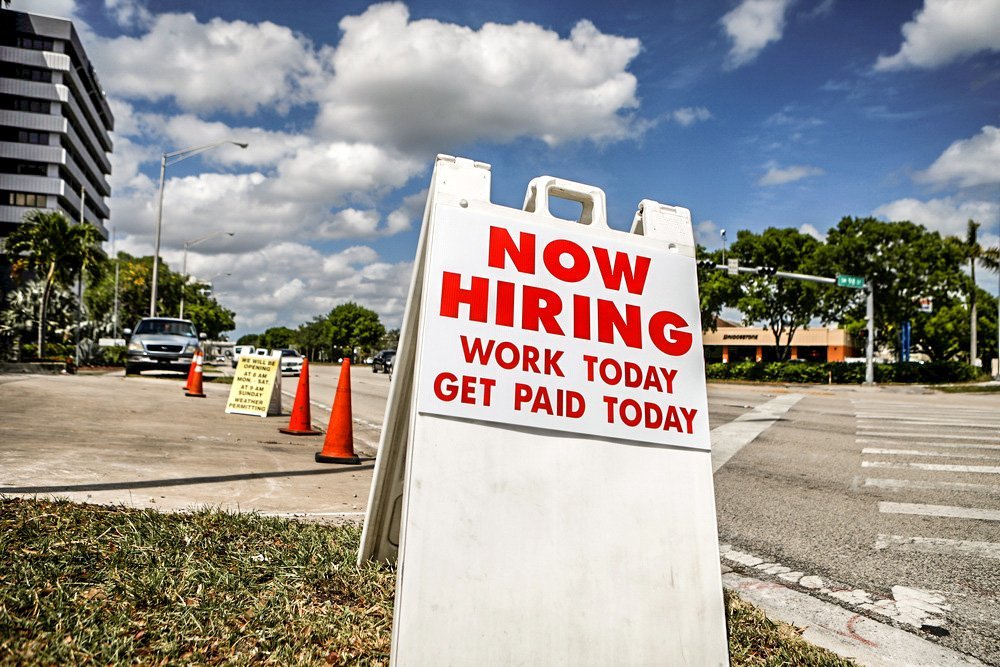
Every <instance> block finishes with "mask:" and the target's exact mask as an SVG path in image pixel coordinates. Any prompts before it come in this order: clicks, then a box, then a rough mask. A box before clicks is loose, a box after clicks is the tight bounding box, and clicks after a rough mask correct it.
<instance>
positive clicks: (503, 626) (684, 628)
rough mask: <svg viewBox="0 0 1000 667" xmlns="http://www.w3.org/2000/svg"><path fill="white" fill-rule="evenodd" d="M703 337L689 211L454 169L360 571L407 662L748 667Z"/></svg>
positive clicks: (432, 239) (417, 271)
mask: <svg viewBox="0 0 1000 667" xmlns="http://www.w3.org/2000/svg"><path fill="white" fill-rule="evenodd" d="M552 197H556V198H560V199H568V200H571V201H575V202H578V203H579V204H580V205H581V206H582V214H581V216H580V219H579V220H578V221H567V220H562V219H558V218H555V217H553V216H551V215H550V214H549V200H550V198H552ZM700 334H701V322H700V317H699V302H698V290H697V273H696V267H695V259H694V238H693V234H692V229H691V216H690V213H689V212H688V211H687V210H686V209H684V208H679V207H674V206H667V205H663V204H658V203H656V202H654V201H650V200H643V201H642V202H641V203H640V204H639V210H638V212H637V213H636V215H635V220H634V222H633V225H632V230H631V233H625V232H622V231H617V230H613V229H611V228H609V227H608V224H607V220H606V213H605V201H604V193H603V192H602V191H601V190H600V189H598V188H594V187H591V186H586V185H582V184H579V183H573V182H570V181H565V180H562V179H558V178H552V177H539V178H536V179H533V180H532V181H531V183H530V184H529V186H528V193H527V196H526V198H525V204H524V210H517V209H511V208H507V207H503V206H498V205H495V204H492V203H491V202H490V167H489V165H486V164H482V163H479V162H473V161H471V160H465V159H461V158H453V157H449V156H443V155H442V156H438V158H437V161H436V163H435V167H434V174H433V177H432V181H431V186H430V190H429V193H428V198H427V207H426V210H425V213H424V221H423V229H422V230H421V235H420V241H419V245H418V248H417V257H416V263H415V266H414V271H413V280H412V282H411V285H410V293H409V301H408V302H407V306H406V314H405V316H404V321H403V327H402V331H401V336H400V345H399V349H398V353H397V356H396V368H395V370H394V377H393V381H392V386H391V389H390V392H389V404H388V407H387V410H386V416H385V422H384V426H383V432H382V440H381V443H380V446H379V454H378V459H377V462H376V467H375V478H374V481H373V484H372V492H371V497H370V499H369V504H368V516H367V520H366V522H365V527H364V535H363V537H362V544H361V551H360V554H359V558H360V559H361V560H365V559H369V558H375V559H380V560H385V559H389V560H391V559H393V558H397V553H398V574H397V583H396V603H395V616H394V621H393V633H392V661H393V663H394V664H396V665H508V664H510V665H513V664H517V665H529V664H530V665H684V664H688V665H698V666H699V667H702V666H704V665H724V664H727V663H728V655H727V642H726V630H725V619H724V612H723V604H722V583H721V575H720V570H719V552H718V542H717V534H716V519H715V501H714V495H713V488H712V464H711V458H710V453H709V446H710V445H709V425H708V414H707V399H706V393H705V373H704V362H703V356H702V346H701V335H700Z"/></svg>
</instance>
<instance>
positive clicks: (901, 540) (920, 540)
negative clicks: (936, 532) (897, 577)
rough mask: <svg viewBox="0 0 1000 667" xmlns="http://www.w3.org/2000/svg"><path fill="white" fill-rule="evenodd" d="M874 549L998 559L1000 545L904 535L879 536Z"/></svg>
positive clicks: (999, 557) (999, 556)
mask: <svg viewBox="0 0 1000 667" xmlns="http://www.w3.org/2000/svg"><path fill="white" fill-rule="evenodd" d="M875 548H876V549H890V548H896V549H900V550H902V551H921V552H924V553H937V554H948V555H952V554H961V555H966V556H968V555H972V556H979V557H982V558H994V559H1000V544H997V543H996V542H976V541H972V540H949V539H945V538H943V537H920V536H914V537H907V536H905V535H879V536H878V539H876V541H875Z"/></svg>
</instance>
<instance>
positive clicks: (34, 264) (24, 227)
mask: <svg viewBox="0 0 1000 667" xmlns="http://www.w3.org/2000/svg"><path fill="white" fill-rule="evenodd" d="M102 240H103V238H102V237H101V233H100V232H99V231H98V230H97V228H96V227H94V226H93V225H89V224H81V225H74V224H72V223H71V222H70V221H69V219H68V218H67V217H66V216H65V215H63V213H62V212H61V211H40V210H37V209H35V210H32V211H28V212H27V213H26V214H25V215H24V220H23V221H22V223H21V224H20V225H18V226H17V227H16V228H15V229H14V231H12V232H11V233H10V235H9V236H8V237H7V243H6V250H7V254H8V255H9V256H10V257H11V258H14V257H16V256H18V255H21V257H19V258H18V259H16V260H13V261H12V264H14V265H15V267H16V268H17V269H29V270H32V271H34V272H35V273H36V274H37V275H38V277H39V278H41V280H42V284H43V288H42V298H41V299H40V300H39V304H38V356H39V357H43V356H44V354H45V349H44V346H45V329H46V327H45V322H46V311H47V309H48V305H49V298H50V296H51V295H52V289H53V287H55V286H57V285H58V286H61V287H68V286H69V285H70V283H72V282H73V280H74V279H76V278H77V277H78V276H81V274H83V273H84V272H87V273H89V274H90V275H91V276H92V277H94V278H96V277H97V276H98V275H99V274H100V269H101V263H102V261H103V259H104V254H103V253H102V252H101V248H100V243H101V241H102Z"/></svg>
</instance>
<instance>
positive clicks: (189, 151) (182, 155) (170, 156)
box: [163, 139, 250, 166]
mask: <svg viewBox="0 0 1000 667" xmlns="http://www.w3.org/2000/svg"><path fill="white" fill-rule="evenodd" d="M223 144H232V145H234V146H239V147H240V148H246V147H247V146H249V145H250V144H248V143H246V142H243V141H233V140H232V139H225V140H223V141H216V142H215V143H214V144H205V145H204V146H193V147H191V148H182V149H181V150H179V151H174V152H172V153H164V154H163V162H164V164H166V165H167V166H170V165H172V164H177V163H178V162H180V161H181V160H186V159H188V158H189V157H193V156H195V155H197V154H198V153H202V152H204V151H207V150H208V149H210V148H215V147H216V146H222V145H223Z"/></svg>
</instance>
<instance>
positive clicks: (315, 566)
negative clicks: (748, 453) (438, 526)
mask: <svg viewBox="0 0 1000 667" xmlns="http://www.w3.org/2000/svg"><path fill="white" fill-rule="evenodd" d="M360 533H361V531H360V529H359V528H358V527H356V526H343V527H331V526H322V525H317V524H308V523H300V522H295V521H287V520H284V519H273V518H267V517H261V516H258V515H253V514H227V513H222V512H215V511H201V512H197V513H194V514H161V513H158V512H155V511H152V510H137V509H127V508H122V507H103V506H97V505H80V504H74V503H70V502H46V501H36V500H22V499H17V498H2V497H0V664H2V665H53V664H59V665H70V664H73V665H80V664H103V665H108V664H123V663H142V664H157V665H160V664H164V665H170V664H218V663H225V664H250V663H260V662H271V663H274V664H282V665H284V664H316V665H320V664H340V665H385V664H388V661H389V648H390V632H391V628H392V602H393V593H394V585H395V572H394V570H393V569H391V568H389V567H387V566H384V565H377V564H368V565H366V566H364V567H362V568H358V567H356V566H355V562H354V561H355V557H356V554H357V548H358V542H359V539H360ZM726 607H727V614H728V624H729V629H730V643H729V647H730V648H729V650H730V653H731V656H732V664H733V665H822V666H827V665H829V666H834V665H852V664H854V663H852V662H850V661H847V660H843V659H841V658H838V657H837V656H835V655H833V654H831V653H829V652H826V651H824V650H822V649H818V648H816V647H814V646H811V645H810V644H808V643H807V642H805V641H804V640H803V639H802V638H801V637H799V633H798V631H797V630H796V629H795V628H793V627H791V626H788V625H776V624H774V623H772V622H770V621H768V620H767V619H766V618H765V617H764V616H763V615H762V614H761V613H760V612H759V611H757V610H756V609H755V608H753V607H752V606H751V605H749V604H747V603H746V602H744V601H742V600H740V599H739V598H737V597H736V596H733V595H730V594H728V593H727V595H726Z"/></svg>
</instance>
